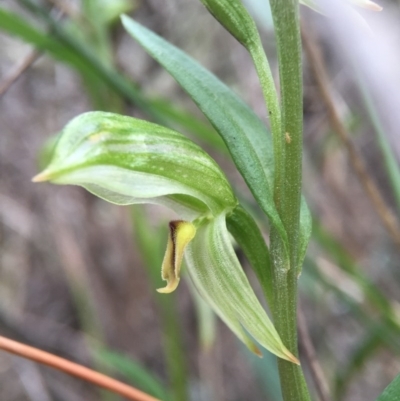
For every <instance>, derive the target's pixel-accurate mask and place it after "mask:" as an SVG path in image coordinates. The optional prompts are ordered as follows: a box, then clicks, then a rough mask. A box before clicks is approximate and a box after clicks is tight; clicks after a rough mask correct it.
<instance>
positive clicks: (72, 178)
mask: <svg viewBox="0 0 400 401" xmlns="http://www.w3.org/2000/svg"><path fill="white" fill-rule="evenodd" d="M47 180H48V181H51V182H53V183H55V184H74V185H80V186H82V187H84V188H86V189H87V190H88V191H90V192H92V193H94V194H95V195H97V196H99V197H101V198H103V199H105V200H107V201H109V202H112V203H115V204H119V205H128V204H134V203H156V204H163V205H166V206H168V207H170V208H172V209H173V210H175V211H176V212H177V213H178V214H179V215H180V216H181V217H182V218H183V219H184V220H177V221H172V222H171V223H170V236H169V239H168V244H167V250H166V253H165V257H164V261H163V265H162V278H163V279H164V280H166V281H167V285H166V287H165V288H162V289H159V290H158V291H159V292H164V293H168V292H171V291H173V290H175V289H176V287H177V286H178V283H179V279H180V268H181V263H182V259H183V255H184V254H185V259H186V262H187V267H188V270H189V275H190V277H191V279H192V281H193V283H194V285H195V287H196V288H197V290H198V291H199V293H200V294H201V296H202V297H203V298H204V299H205V300H206V301H207V302H208V303H209V304H210V305H211V307H212V308H213V309H214V311H215V312H216V313H217V314H218V315H219V316H220V318H221V319H222V320H223V321H224V322H225V323H226V324H227V325H228V326H229V327H230V328H231V330H232V331H233V332H234V333H235V334H236V335H237V336H238V337H239V338H240V339H241V340H242V341H243V342H244V343H245V344H246V345H247V346H248V347H249V349H251V350H252V351H253V352H255V353H257V354H260V351H259V349H258V348H257V346H256V345H255V343H254V342H253V340H252V339H251V338H250V337H249V336H248V334H250V335H251V336H252V337H253V338H254V339H255V340H256V341H257V342H258V343H260V344H261V345H262V346H263V347H265V348H267V349H268V350H270V351H271V352H272V353H274V354H275V355H277V356H278V357H280V358H283V359H286V360H289V361H292V362H294V363H298V360H297V359H296V357H295V356H293V355H292V354H291V353H290V352H289V351H288V350H287V348H286V347H285V346H284V344H283V343H282V341H281V339H280V337H279V335H278V333H277V331H276V330H275V327H274V326H273V324H272V322H271V321H270V319H269V317H268V315H267V314H266V312H265V311H264V309H263V308H262V306H261V304H260V303H259V301H258V299H257V297H256V296H255V294H254V292H253V290H252V288H251V286H250V284H249V282H248V280H247V277H246V275H245V274H244V272H243V270H242V267H241V265H240V263H239V261H238V259H237V257H236V255H235V252H234V249H233V247H232V244H231V240H230V236H229V233H228V230H227V226H226V218H227V216H228V215H230V214H231V213H232V212H233V211H234V210H235V209H236V208H237V206H238V202H237V200H236V197H235V195H234V194H233V191H232V188H231V186H230V185H229V182H228V181H227V179H226V177H225V175H224V173H223V172H222V171H221V169H220V168H219V167H218V165H217V164H216V163H215V162H214V160H212V159H211V158H210V157H209V156H208V155H207V154H206V153H205V152H204V151H203V150H202V149H201V148H200V147H199V146H197V145H196V144H194V143H193V142H191V141H190V140H189V139H187V138H186V137H184V136H183V135H181V134H179V133H177V132H175V131H173V130H170V129H167V128H164V127H161V126H159V125H156V124H152V123H149V122H146V121H142V120H138V119H135V118H131V117H124V116H119V115H115V114H111V113H103V112H90V113H86V114H83V115H81V116H79V117H77V118H75V119H74V120H72V121H71V122H70V123H69V124H68V125H67V126H66V127H65V128H64V130H63V131H62V132H61V135H60V137H59V139H58V142H57V144H56V145H55V149H54V153H53V157H52V159H51V162H50V164H49V166H48V167H47V168H46V169H45V170H44V171H43V172H42V173H40V174H39V175H37V176H36V177H34V178H33V181H36V182H37V181H47Z"/></svg>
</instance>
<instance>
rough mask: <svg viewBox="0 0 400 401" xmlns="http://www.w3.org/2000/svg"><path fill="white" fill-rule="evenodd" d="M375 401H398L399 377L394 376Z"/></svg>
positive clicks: (399, 397)
mask: <svg viewBox="0 0 400 401" xmlns="http://www.w3.org/2000/svg"><path fill="white" fill-rule="evenodd" d="M376 401H400V375H398V376H396V378H395V379H394V380H393V381H392V382H391V383H390V384H389V385H388V386H387V387H386V388H385V390H384V391H383V393H382V394H381V395H380V396H379V397H378V398H377V400H376Z"/></svg>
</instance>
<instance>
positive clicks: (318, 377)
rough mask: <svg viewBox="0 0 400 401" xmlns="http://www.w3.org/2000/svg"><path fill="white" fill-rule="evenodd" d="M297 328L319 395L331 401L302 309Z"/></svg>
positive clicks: (299, 311) (324, 399)
mask: <svg viewBox="0 0 400 401" xmlns="http://www.w3.org/2000/svg"><path fill="white" fill-rule="evenodd" d="M297 328H298V331H299V339H300V344H301V346H302V349H303V351H304V356H305V358H306V359H307V362H308V365H309V368H310V373H311V376H312V379H313V382H314V385H315V389H316V390H317V394H318V396H319V398H320V400H321V401H330V400H331V398H330V396H329V387H328V384H327V381H326V379H325V375H324V372H323V370H322V368H321V365H320V364H319V362H318V359H317V355H316V352H315V348H314V346H313V344H312V341H311V338H310V334H309V332H308V329H307V323H306V320H305V317H304V314H303V312H302V310H301V309H300V308H299V310H298V314H297Z"/></svg>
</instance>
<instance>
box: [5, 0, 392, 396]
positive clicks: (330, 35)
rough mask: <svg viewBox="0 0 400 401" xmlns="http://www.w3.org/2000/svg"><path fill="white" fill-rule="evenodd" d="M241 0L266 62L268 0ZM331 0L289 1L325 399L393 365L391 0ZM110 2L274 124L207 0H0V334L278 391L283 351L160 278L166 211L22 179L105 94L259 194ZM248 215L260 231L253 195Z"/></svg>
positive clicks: (81, 358) (53, 383)
mask: <svg viewBox="0 0 400 401" xmlns="http://www.w3.org/2000/svg"><path fill="white" fill-rule="evenodd" d="M245 3H246V5H247V6H248V8H249V10H250V11H251V12H252V13H253V14H254V16H255V18H256V20H257V23H258V24H259V28H260V32H261V35H262V38H263V41H264V44H265V49H266V52H267V56H268V58H269V61H270V64H271V68H272V71H273V74H274V76H275V78H276V82H278V68H277V60H276V50H275V45H274V35H273V26H272V21H271V17H270V14H269V10H268V4H267V3H268V2H267V1H266V0H247V1H246V2H245ZM331 3H332V4H335V2H331ZM332 4H328V3H326V4H325V3H324V2H323V3H321V9H323V12H322V13H321V12H315V11H313V10H311V9H309V8H306V7H304V6H302V7H301V17H302V29H303V36H304V118H305V121H304V123H305V131H304V141H305V153H304V194H305V196H306V198H307V201H308V203H309V206H310V208H311V210H312V214H313V218H314V227H313V237H312V241H311V244H310V246H309V250H308V256H307V259H306V261H305V264H304V268H303V273H302V276H301V278H300V300H299V304H300V307H301V310H302V313H303V314H304V316H305V320H306V325H307V327H308V331H309V333H310V336H311V339H312V342H313V344H314V346H315V348H316V351H317V357H318V361H319V362H320V364H321V365H322V369H323V371H324V373H325V375H326V378H327V382H328V386H329V389H330V392H331V394H332V399H333V400H351V401H359V400H360V401H361V400H362V401H365V400H374V399H375V398H376V397H377V396H378V395H379V394H380V393H381V391H382V390H383V388H384V387H386V385H387V384H388V383H389V382H390V381H391V380H392V379H393V378H394V377H395V376H396V375H397V374H398V372H399V371H400V358H399V354H400V304H399V301H400V291H399V290H400V269H399V268H400V266H399V249H400V240H399V239H400V234H399V233H400V229H399V227H398V226H399V223H398V217H399V210H400V209H399V207H400V174H399V167H398V161H399V159H400V139H399V137H398V127H399V126H400V113H399V109H400V99H399V96H400V90H399V89H400V83H399V81H400V72H399V71H400V68H399V67H400V63H399V58H400V51H399V49H400V47H399V43H400V29H399V27H400V24H399V20H400V2H399V1H397V0H392V1H389V0H381V2H380V5H381V6H383V7H384V8H383V11H381V12H380V13H377V12H373V11H371V10H364V9H362V8H357V9H356V8H352V6H350V7H351V8H348V7H347V5H346V4H342V3H340V6H339V5H338V6H336V5H335V6H334V7H333V6H332ZM342 6H343V7H344V8H343V9H341V7H342ZM320 11H321V10H320ZM122 12H125V13H129V14H130V15H131V16H133V18H135V19H136V20H137V21H139V22H141V23H142V24H144V25H145V26H147V27H149V28H150V29H152V30H154V31H155V32H157V33H158V34H160V35H161V36H163V37H164V38H166V39H167V40H169V41H171V42H172V43H174V44H175V45H177V46H178V47H180V48H182V49H184V50H185V51H186V52H187V53H189V54H190V55H191V56H192V57H194V58H195V59H196V60H198V61H199V62H200V63H201V64H203V65H204V66H206V67H207V68H208V69H210V70H211V71H212V72H213V73H214V74H216V75H217V76H218V77H219V78H221V79H222V80H223V81H224V82H226V83H227V84H228V85H229V86H230V87H232V88H233V89H234V90H235V91H236V92H237V93H239V94H240V95H241V96H242V97H243V98H244V99H245V100H246V102H248V103H249V104H250V105H251V106H252V108H253V109H254V110H255V111H256V113H257V114H258V115H259V116H260V117H261V118H262V119H263V120H264V121H265V122H266V124H268V121H267V119H266V112H265V106H264V103H263V98H262V94H261V90H260V87H259V82H258V78H257V75H256V73H255V71H254V68H253V66H252V63H251V60H250V58H249V57H248V55H247V54H246V51H245V49H244V48H242V47H241V46H240V45H239V44H238V43H237V42H236V41H235V40H234V39H233V38H232V37H231V36H230V35H229V34H228V33H227V32H226V31H224V29H223V28H222V27H220V26H219V24H218V23H217V22H216V21H215V20H214V19H213V18H212V17H211V16H210V15H209V14H208V13H207V11H206V10H205V8H204V7H203V6H202V4H201V2H200V1H197V0H169V1H165V0H147V1H145V0H142V1H140V0H114V1H113V0H81V1H79V0H47V1H45V0H42V1H33V0H18V1H15V0H1V1H0V77H1V78H0V96H1V98H0V127H1V128H0V129H1V133H0V334H1V335H5V336H8V337H10V338H13V339H16V340H19V341H23V342H25V343H27V344H30V345H33V346H36V347H39V348H41V349H44V350H47V351H50V352H53V353H55V354H57V355H60V356H63V357H66V358H68V359H71V360H73V361H77V362H79V363H83V364H86V365H89V366H91V367H93V368H95V369H97V370H100V371H102V372H105V373H107V374H110V375H112V376H114V377H117V378H119V379H121V380H124V381H126V382H128V383H131V384H132V385H134V386H137V387H139V388H141V389H143V390H144V391H146V392H149V393H151V394H153V395H155V396H157V397H160V398H161V399H163V400H168V401H189V400H190V401H211V400H212V401H223V400H229V401H239V400H240V401H243V400H255V399H264V400H270V401H280V400H281V396H280V390H279V379H278V375H277V370H276V361H275V359H274V358H273V357H272V356H271V355H269V354H268V353H267V352H265V355H264V358H263V359H258V358H257V357H254V356H253V355H250V353H249V352H248V351H247V350H246V349H245V348H244V347H243V346H242V345H241V344H239V342H238V341H237V340H236V338H235V337H234V336H233V334H232V333H231V332H230V331H229V330H228V329H227V328H226V327H225V326H224V325H223V324H222V323H221V322H219V321H218V320H217V319H215V318H214V317H213V315H212V313H211V312H210V310H209V309H208V307H207V306H206V305H204V304H203V303H202V301H201V300H200V299H198V298H197V296H196V294H195V293H194V292H193V291H192V288H191V287H190V284H189V282H188V281H185V282H183V283H182V284H181V285H180V287H179V289H178V291H176V293H174V294H172V295H168V296H166V295H159V294H157V293H156V292H155V289H156V288H158V287H160V286H161V285H162V283H161V278H160V266H161V261H162V257H163V252H164V249H165V244H166V238H167V222H168V221H169V220H171V219H173V218H174V217H175V216H174V215H173V214H172V212H170V211H168V210H165V209H162V208H160V207H143V206H135V207H117V206H113V205H110V204H107V203H106V202H104V201H101V200H99V199H96V198H94V197H93V196H92V195H90V194H89V193H87V192H85V191H84V190H83V189H80V188H77V187H58V186H53V185H50V184H33V183H32V182H31V181H30V180H31V178H32V176H34V175H35V174H36V173H37V172H38V171H39V169H40V167H41V166H43V165H44V164H45V163H46V158H47V156H46V155H47V153H46V150H45V148H46V147H47V148H48V147H49V146H51V138H52V137H53V135H54V134H56V133H57V132H59V131H60V130H61V129H62V128H63V126H64V125H65V124H66V123H67V122H68V121H69V120H70V119H72V118H73V117H75V116H77V115H78V114H80V113H83V112H85V111H88V110H107V111H113V112H118V113H121V114H127V115H132V116H138V117H141V118H145V119H148V120H151V121H155V122H159V123H162V124H164V125H168V126H170V127H173V128H175V129H177V130H178V131H180V132H183V133H185V134H187V135H188V136H190V137H191V138H192V139H193V140H194V141H195V142H197V143H199V144H200V145H201V146H202V147H203V148H205V149H206V150H207V151H208V152H210V153H211V154H212V155H213V157H214V158H215V159H216V160H217V161H218V163H219V164H220V165H221V166H222V168H223V169H224V171H225V172H226V174H227V175H228V177H229V179H230V180H231V182H232V183H233V185H234V186H235V190H236V192H237V194H239V195H240V197H241V198H242V199H244V200H245V201H246V202H247V204H248V205H249V207H250V208H253V209H254V213H255V214H256V215H257V213H258V214H259V211H258V210H257V208H256V205H255V204H254V201H253V200H252V198H251V196H250V194H249V192H248V191H247V190H246V187H245V185H244V183H243V181H242V179H241V177H240V175H239V174H238V172H237V171H236V170H235V169H234V167H233V164H232V162H231V160H230V158H229V156H228V155H227V152H226V150H225V148H224V145H223V144H222V142H221V141H220V140H219V139H218V137H217V135H216V134H215V132H214V131H213V129H212V127H211V126H210V125H209V124H208V123H207V121H206V120H205V119H204V118H203V117H202V115H201V113H200V112H199V110H198V109H197V108H196V106H195V105H194V104H193V103H192V101H191V100H190V99H189V97H188V96H187V95H186V94H184V93H183V91H182V90H181V89H180V88H179V87H178V85H177V84H176V83H175V82H174V80H173V79H172V78H171V77H170V76H169V75H168V74H167V73H166V72H165V71H163V70H162V69H161V68H160V66H159V65H158V64H157V63H156V62H154V61H153V60H152V59H151V58H150V57H149V56H147V54H146V53H145V52H144V51H143V50H142V49H141V48H140V47H139V46H138V45H137V44H136V43H135V42H134V40H133V39H131V38H130V37H129V36H128V35H127V34H126V33H125V32H124V30H123V29H122V27H121V24H120V22H119V19H118V15H119V14H120V13H122ZM360 165H361V167H360ZM259 215H260V214H259ZM260 225H261V226H262V227H264V230H265V234H266V237H267V233H268V231H267V229H266V222H265V221H264V220H263V218H262V217H261V215H260ZM238 255H239V257H240V258H241V260H242V261H243V265H244V267H245V270H246V272H247V273H248V275H249V278H250V280H251V282H252V283H254V287H255V289H256V291H258V293H260V291H259V288H258V286H257V283H256V280H255V278H254V277H253V275H252V272H251V270H250V269H249V268H248V266H247V262H246V260H244V258H243V257H242V255H241V253H240V251H239V250H238ZM303 351H304V347H303V346H302V344H301V345H300V352H301V355H303ZM304 365H305V369H306V373H307V372H308V368H309V367H308V366H307V363H304ZM0 383H1V385H0V399H1V400H2V401H14V400H15V401H16V400H18V401H25V400H26V401H50V400H54V401H56V400H57V401H58V400H59V401H78V400H88V401H91V400H101V401H103V400H104V401H109V400H110V401H113V400H119V399H120V398H118V397H117V396H114V395H111V394H109V393H107V392H105V391H104V392H103V391H100V390H98V389H97V388H94V387H92V386H89V385H87V384H85V383H82V382H81V381H78V380H75V379H72V378H70V377H68V376H66V375H64V374H61V373H58V372H55V371H53V370H51V369H48V368H44V367H41V366H38V365H35V364H33V363H32V362H30V361H26V360H22V359H20V358H17V357H13V356H10V355H7V354H5V353H3V352H0ZM309 383H310V387H311V388H313V386H312V382H311V380H309ZM312 391H313V390H312Z"/></svg>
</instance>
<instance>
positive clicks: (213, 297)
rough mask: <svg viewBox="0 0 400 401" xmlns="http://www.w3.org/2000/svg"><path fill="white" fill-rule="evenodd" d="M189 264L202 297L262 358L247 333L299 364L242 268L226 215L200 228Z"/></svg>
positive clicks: (190, 248) (191, 274)
mask: <svg viewBox="0 0 400 401" xmlns="http://www.w3.org/2000/svg"><path fill="white" fill-rule="evenodd" d="M186 262H187V266H188V270H189V274H190V277H191V278H192V280H193V283H194V285H195V287H196V288H197V290H198V291H199V293H200V295H201V296H202V297H203V298H204V299H205V300H206V301H207V302H208V303H209V304H210V305H211V307H212V308H213V309H214V312H215V313H216V314H217V315H218V316H219V317H220V318H221V319H222V320H223V321H224V322H225V323H226V324H227V326H228V327H229V328H230V329H231V330H232V331H233V332H234V333H235V334H236V335H237V336H238V338H239V339H240V340H241V341H243V342H244V343H245V344H246V345H247V347H248V348H249V349H250V350H251V351H253V352H254V353H256V354H258V355H261V353H260V351H259V350H258V348H257V346H256V345H255V344H254V342H253V341H252V340H251V339H250V338H249V336H248V335H247V334H246V333H249V334H250V335H251V336H252V337H253V338H254V339H255V340H256V341H258V342H259V343H260V344H261V345H262V346H263V347H265V348H266V349H268V350H269V351H271V352H272V353H274V354H275V355H277V356H279V357H280V358H283V359H286V360H290V361H292V362H294V363H298V361H297V359H296V358H295V357H294V356H293V355H292V354H291V353H290V352H289V351H288V350H287V348H286V347H285V346H284V344H283V343H282V340H281V339H280V337H279V334H278V333H277V331H276V330H275V327H274V325H273V324H272V322H271V320H270V319H269V317H268V315H267V314H266V312H265V311H264V309H263V308H262V306H261V304H260V302H259V301H258V299H257V297H256V295H255V294H254V291H253V289H252V288H251V286H250V284H249V281H248V280H247V277H246V275H245V274H244V272H243V269H242V267H241V266H240V263H239V261H238V259H237V257H236V254H235V252H234V250H233V247H232V244H231V241H230V238H229V233H228V230H227V229H226V222H225V215H224V214H221V215H219V216H217V217H216V218H214V219H212V220H209V221H207V222H205V223H204V224H203V225H201V226H200V227H198V229H197V233H196V236H195V237H194V239H193V240H192V242H191V243H190V244H189V245H188V247H187V251H186Z"/></svg>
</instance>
